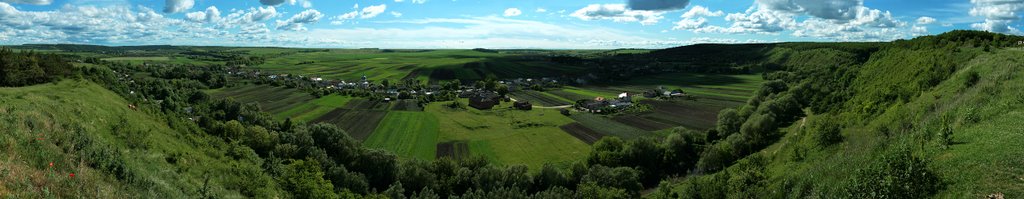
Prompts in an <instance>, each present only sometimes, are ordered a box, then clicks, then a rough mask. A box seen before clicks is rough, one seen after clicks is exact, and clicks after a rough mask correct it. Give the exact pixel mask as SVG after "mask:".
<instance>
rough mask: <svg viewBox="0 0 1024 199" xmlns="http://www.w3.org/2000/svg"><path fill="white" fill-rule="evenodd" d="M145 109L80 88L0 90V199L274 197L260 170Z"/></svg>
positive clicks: (67, 84) (83, 84) (81, 84)
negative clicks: (245, 195) (9, 198)
mask: <svg viewBox="0 0 1024 199" xmlns="http://www.w3.org/2000/svg"><path fill="white" fill-rule="evenodd" d="M149 110H150V109H149V108H148V106H145V105H144V106H142V107H140V108H139V109H138V111H135V110H132V109H130V108H129V106H128V102H126V101H125V100H124V99H123V98H121V97H120V96H118V95H116V94H114V93H113V92H110V91H108V90H106V89H104V88H103V87H100V86H98V85H96V84H94V83H92V82H89V81H83V80H66V81H63V82H59V83H53V84H43V85H36V86H29V87H20V88H0V121H3V122H0V129H4V133H0V148H3V150H0V196H3V197H13V198H48V197H57V198H72V197H87V198H185V197H193V196H202V195H206V196H218V197H242V192H245V193H260V194H262V195H264V196H274V195H279V194H275V193H277V192H279V189H278V188H277V186H276V185H275V183H274V181H273V180H271V179H270V178H269V177H267V176H265V174H263V172H262V171H261V169H260V167H259V164H261V163H258V162H250V161H245V160H243V161H239V160H235V159H233V158H231V157H229V156H226V155H225V153H226V152H225V151H229V150H225V149H227V148H229V147H227V146H226V144H224V143H223V142H221V141H219V139H211V138H209V137H208V136H205V135H199V134H182V133H178V132H180V131H176V130H173V129H171V128H169V127H168V124H172V125H179V126H185V127H184V128H188V126H189V125H190V124H188V123H186V121H188V120H187V119H176V120H172V121H165V119H164V118H156V117H154V116H153V115H154V114H147V113H144V112H149ZM193 126H194V125H193ZM193 128H194V127H193ZM191 132H195V131H191ZM249 153H251V151H249ZM229 154H242V155H243V156H244V155H249V154H247V153H244V151H243V152H241V153H233V152H229ZM251 155H252V156H255V154H251ZM51 164H52V166H51ZM72 173H73V174H74V175H73V176H72ZM210 174H217V175H210ZM254 184H259V185H260V186H251V185H254ZM235 187H250V188H243V190H237V188H235ZM259 187H262V188H259Z"/></svg>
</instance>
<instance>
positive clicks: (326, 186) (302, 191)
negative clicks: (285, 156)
mask: <svg viewBox="0 0 1024 199" xmlns="http://www.w3.org/2000/svg"><path fill="white" fill-rule="evenodd" d="M323 176H324V173H323V172H322V171H320V163H318V162H316V161H314V160H306V161H303V160H295V161H294V162H292V163H291V164H289V165H288V167H287V170H285V173H284V174H282V176H281V181H282V183H281V186H283V188H284V189H285V190H291V191H292V193H293V194H295V197H296V198H338V195H336V194H335V193H334V187H333V186H332V185H331V181H328V180H325V179H324V178H323Z"/></svg>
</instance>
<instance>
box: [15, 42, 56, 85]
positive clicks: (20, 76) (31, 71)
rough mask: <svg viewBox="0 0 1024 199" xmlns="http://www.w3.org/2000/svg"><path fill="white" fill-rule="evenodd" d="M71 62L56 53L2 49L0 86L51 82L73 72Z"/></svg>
mask: <svg viewBox="0 0 1024 199" xmlns="http://www.w3.org/2000/svg"><path fill="white" fill-rule="evenodd" d="M72 70H73V69H72V66H71V64H70V63H68V62H67V61H65V60H64V58H63V57H61V56H59V55H56V54H41V53H36V52H32V51H29V52H15V51H14V50H11V49H8V48H2V49H0V86H27V85H33V84H40V83H46V82H51V81H54V80H56V79H59V78H62V77H65V76H67V75H69V74H71V72H72Z"/></svg>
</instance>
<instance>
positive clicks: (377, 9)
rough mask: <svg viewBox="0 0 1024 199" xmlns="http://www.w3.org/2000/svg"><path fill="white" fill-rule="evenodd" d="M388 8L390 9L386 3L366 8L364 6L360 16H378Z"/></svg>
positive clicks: (367, 17)
mask: <svg viewBox="0 0 1024 199" xmlns="http://www.w3.org/2000/svg"><path fill="white" fill-rule="evenodd" d="M387 9H388V5H385V4H380V5H375V6H367V7H366V8H363V11H362V12H360V13H359V18H363V19H369V18H374V17H377V15H380V14H381V13H384V11H385V10H387Z"/></svg>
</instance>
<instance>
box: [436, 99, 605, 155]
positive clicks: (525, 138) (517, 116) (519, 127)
mask: <svg viewBox="0 0 1024 199" xmlns="http://www.w3.org/2000/svg"><path fill="white" fill-rule="evenodd" d="M462 101H463V103H465V102H464V101H465V100H462ZM510 104H511V103H503V104H502V105H499V106H498V107H496V108H495V109H494V110H491V111H479V110H475V109H469V110H451V109H449V108H448V107H446V106H445V105H446V103H431V104H430V105H428V106H427V107H426V112H427V113H430V114H434V115H435V116H436V117H437V119H438V122H439V128H440V133H439V138H438V141H440V142H442V143H444V142H453V141H457V142H466V143H468V145H469V155H473V156H484V157H487V158H488V159H491V160H495V161H497V162H500V163H502V164H525V165H528V166H529V167H530V168H540V166H542V165H543V164H544V163H567V162H571V161H575V160H579V159H582V158H584V157H586V155H587V153H589V150H590V146H588V145H587V143H584V142H583V141H580V140H579V139H577V138H575V137H573V136H572V135H569V134H568V133H565V132H564V131H562V129H560V128H559V127H560V126H563V125H566V124H569V123H572V122H573V121H572V119H570V118H568V117H565V116H563V115H561V114H559V112H558V110H555V109H534V110H532V111H519V110H510V109H504V108H500V107H508V106H509V105H510ZM439 146H441V147H444V146H443V145H439Z"/></svg>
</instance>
